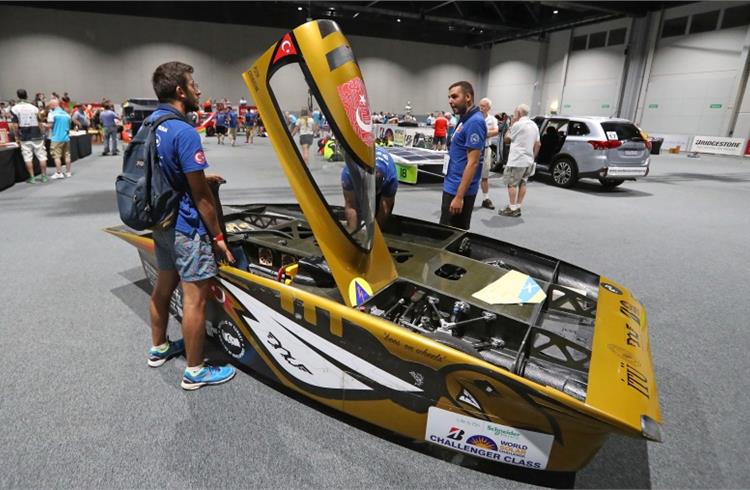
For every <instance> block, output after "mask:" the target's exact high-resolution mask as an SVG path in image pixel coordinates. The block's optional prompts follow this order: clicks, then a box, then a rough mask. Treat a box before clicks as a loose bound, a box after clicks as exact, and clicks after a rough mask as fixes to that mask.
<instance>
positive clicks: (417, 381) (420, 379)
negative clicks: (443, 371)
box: [409, 371, 424, 386]
mask: <svg viewBox="0 0 750 490" xmlns="http://www.w3.org/2000/svg"><path fill="white" fill-rule="evenodd" d="M409 374H411V377H412V378H414V386H422V384H424V376H422V374H420V373H418V372H416V371H409Z"/></svg>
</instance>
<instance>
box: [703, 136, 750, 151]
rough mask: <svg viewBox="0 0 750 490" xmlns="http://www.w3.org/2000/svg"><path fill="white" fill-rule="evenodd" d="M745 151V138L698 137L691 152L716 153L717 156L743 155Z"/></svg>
mask: <svg viewBox="0 0 750 490" xmlns="http://www.w3.org/2000/svg"><path fill="white" fill-rule="evenodd" d="M744 150H745V140H744V139H743V138H723V137H720V136H696V137H695V138H693V143H692V144H691V145H690V151H695V152H698V153H714V154H717V155H742V152H743V151H744Z"/></svg>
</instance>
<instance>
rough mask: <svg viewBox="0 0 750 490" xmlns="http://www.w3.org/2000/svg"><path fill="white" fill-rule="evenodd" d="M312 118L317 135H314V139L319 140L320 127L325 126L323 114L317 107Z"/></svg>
mask: <svg viewBox="0 0 750 490" xmlns="http://www.w3.org/2000/svg"><path fill="white" fill-rule="evenodd" d="M312 118H313V122H314V123H315V134H313V137H315V138H318V137H319V136H320V127H321V126H322V125H323V124H322V123H323V114H322V113H321V112H320V109H318V108H317V107H316V108H315V109H313V111H312Z"/></svg>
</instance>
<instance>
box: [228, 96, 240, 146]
mask: <svg viewBox="0 0 750 490" xmlns="http://www.w3.org/2000/svg"><path fill="white" fill-rule="evenodd" d="M237 126H238V121H237V111H235V110H234V109H232V106H231V105H228V106H227V127H228V128H229V139H230V140H232V146H234V145H235V144H236V143H237Z"/></svg>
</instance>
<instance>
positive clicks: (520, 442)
mask: <svg viewBox="0 0 750 490" xmlns="http://www.w3.org/2000/svg"><path fill="white" fill-rule="evenodd" d="M467 436H468V437H467ZM425 440H427V441H429V442H432V443H433V444H437V445H440V446H443V447H447V448H450V449H454V450H456V451H460V452H462V453H466V454H471V455H473V456H478V457H480V458H485V459H489V460H492V461H500V462H502V463H506V464H511V465H515V466H522V467H525V468H531V469H538V470H543V469H545V468H546V467H547V462H548V461H549V454H550V451H551V450H552V443H553V441H554V437H553V436H552V435H550V434H544V433H541V432H534V431H530V430H521V429H515V428H513V427H508V426H505V425H500V424H495V423H492V422H487V421H484V420H480V419H476V418H473V417H467V416H465V415H459V414H457V413H454V412H450V411H448V410H443V409H441V408H438V407H430V409H429V412H428V415H427V428H426V431H425Z"/></svg>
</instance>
